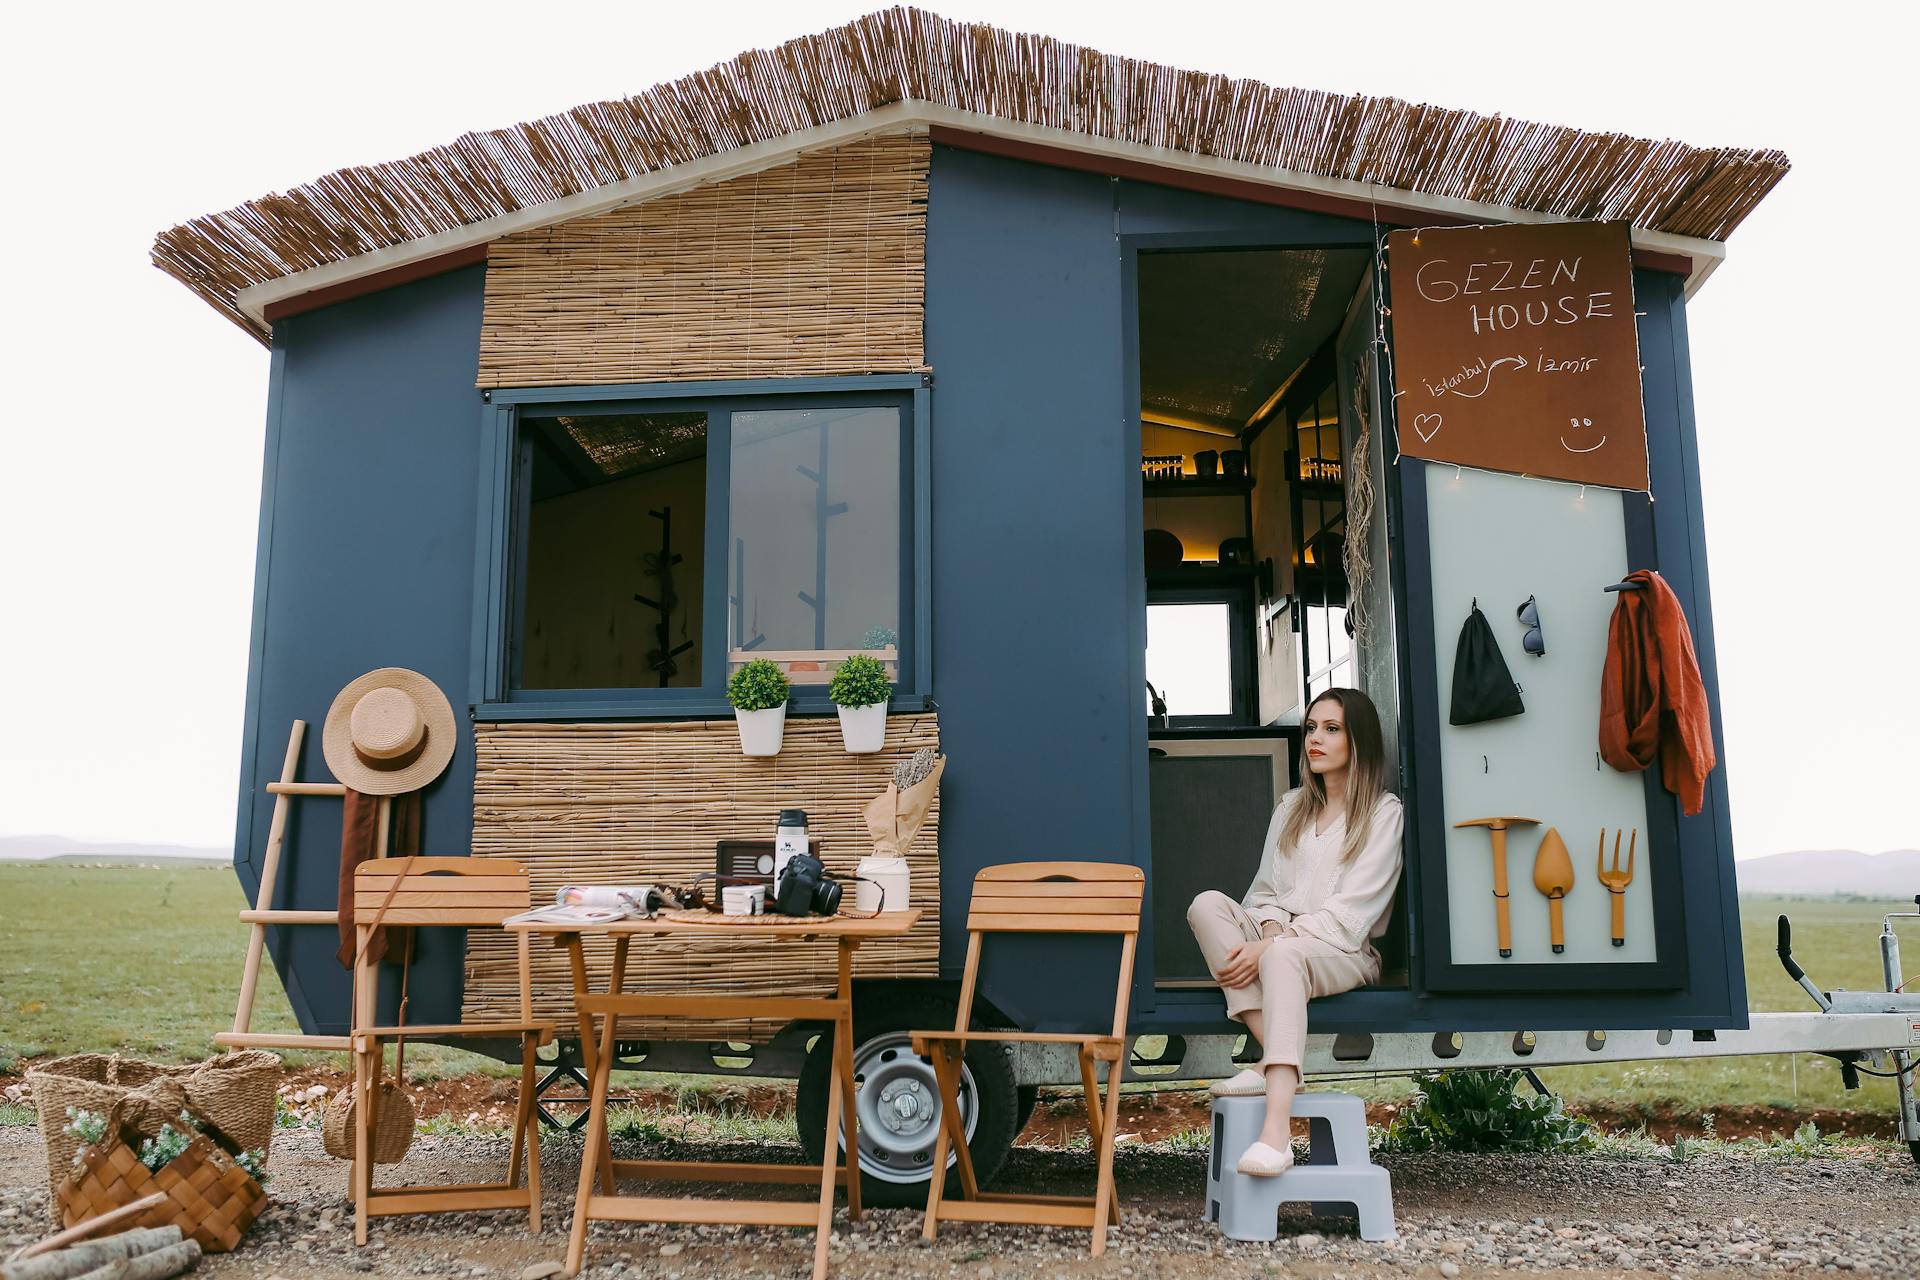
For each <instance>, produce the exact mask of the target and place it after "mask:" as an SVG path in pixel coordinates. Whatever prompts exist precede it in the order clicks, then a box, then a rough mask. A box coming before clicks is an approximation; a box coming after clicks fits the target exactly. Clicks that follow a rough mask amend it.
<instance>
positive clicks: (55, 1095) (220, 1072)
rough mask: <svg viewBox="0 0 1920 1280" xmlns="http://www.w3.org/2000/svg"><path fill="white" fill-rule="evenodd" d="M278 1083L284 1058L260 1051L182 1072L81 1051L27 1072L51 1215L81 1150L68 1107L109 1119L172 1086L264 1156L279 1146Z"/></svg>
mask: <svg viewBox="0 0 1920 1280" xmlns="http://www.w3.org/2000/svg"><path fill="white" fill-rule="evenodd" d="M279 1079H280V1059H279V1058H278V1057H276V1056H275V1055H273V1054H271V1053H267V1052H265V1051H264V1050H260V1049H240V1050H236V1051H234V1052H232V1053H223V1054H221V1055H220V1056H219V1057H216V1058H209V1059H207V1060H206V1061H205V1062H199V1063H189V1064H187V1065H185V1066H178V1067H166V1066H161V1065H160V1064H158V1063H154V1062H143V1061H141V1060H140V1059H138V1058H122V1057H121V1056H120V1055H119V1054H106V1053H80V1054H75V1055H73V1056H72V1057H67V1058H55V1059H54V1060H53V1061H51V1062H47V1063H43V1064H42V1065H40V1066H38V1067H35V1068H34V1069H33V1070H31V1071H29V1072H28V1073H27V1083H28V1084H30V1085H31V1086H32V1088H33V1102H34V1107H35V1109H36V1110H37V1111H38V1112H39V1114H40V1137H41V1139H42V1140H43V1141H44V1142H45V1143H46V1147H47V1207H48V1209H49V1211H50V1212H51V1211H53V1210H55V1208H56V1205H55V1200H56V1197H57V1195H58V1192H59V1188H60V1183H61V1181H62V1180H63V1179H64V1178H65V1177H66V1174H67V1170H69V1169H71V1168H72V1167H73V1156H74V1152H76V1151H78V1150H79V1149H80V1145H81V1144H80V1140H79V1139H78V1138H76V1137H74V1136H73V1135H71V1134H69V1133H67V1132H66V1127H67V1108H68V1107H74V1108H77V1109H79V1110H83V1111H94V1112H98V1113H99V1114H101V1115H105V1114H107V1113H108V1112H109V1111H111V1110H113V1107H114V1104H115V1103H117V1102H119V1101H120V1099H121V1098H123V1097H125V1096H126V1095H127V1094H128V1093H130V1092H132V1091H133V1090H135V1089H139V1088H142V1087H144V1086H146V1085H149V1084H152V1083H153V1082H154V1081H156V1080H173V1081H177V1082H178V1083H179V1084H181V1085H182V1086H183V1087H184V1088H185V1089H186V1093H187V1098H188V1100H189V1101H190V1102H192V1104H193V1106H194V1108H195V1109H196V1110H198V1111H199V1112H201V1113H202V1114H203V1115H205V1116H207V1117H209V1118H210V1119H211V1120H212V1121H213V1123H214V1124H216V1125H217V1126H219V1128H220V1130H221V1132H223V1133H225V1134H226V1135H227V1136H228V1137H230V1138H232V1139H233V1140H234V1141H235V1142H237V1143H239V1144H240V1146H241V1148H242V1149H244V1150H257V1151H259V1152H260V1153H261V1155H262V1156H265V1155H267V1154H268V1152H269V1148H270V1145H271V1143H272V1142H273V1098H274V1094H273V1091H274V1087H275V1085H276V1084H277V1083H278V1081H279ZM56 1216H57V1215H56Z"/></svg>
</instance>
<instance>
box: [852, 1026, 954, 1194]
mask: <svg viewBox="0 0 1920 1280" xmlns="http://www.w3.org/2000/svg"><path fill="white" fill-rule="evenodd" d="M853 1075H854V1081H855V1091H854V1106H855V1108H856V1110H857V1113H858V1116H859V1122H860V1167H861V1168H862V1169H863V1170H865V1171H866V1172H867V1173H868V1174H870V1175H871V1176H873V1177H876V1178H879V1179H882V1180H883V1181H886V1182H922V1181H925V1180H926V1178H927V1175H928V1172H929V1170H930V1168H931V1166H932V1164H933V1147H934V1141H935V1139H937V1138H938V1137H939V1134H940V1125H939V1118H940V1093H939V1090H938V1088H937V1086H936V1083H935V1080H934V1075H933V1067H932V1065H931V1064H929V1063H927V1062H926V1061H924V1060H922V1059H921V1057H920V1055H919V1054H917V1053H915V1052H914V1051H913V1043H912V1040H911V1038H910V1037H909V1036H908V1035H907V1033H905V1032H889V1033H887V1034H884V1035H878V1036H875V1037H874V1038H873V1039H871V1040H868V1041H867V1042H866V1043H865V1044H862V1045H859V1046H857V1047H856V1048H855V1049H854V1054H853ZM959 1103H960V1119H961V1123H962V1127H963V1128H964V1130H965V1132H966V1134H967V1136H968V1137H969V1138H971V1137H972V1136H973V1130H974V1124H975V1121H976V1112H977V1104H976V1099H975V1093H974V1083H973V1072H972V1071H971V1070H970V1069H968V1068H967V1066H966V1065H965V1064H964V1063H962V1065H961V1068H960V1097H959ZM842 1141H843V1142H844V1141H845V1139H844V1137H843V1138H842ZM954 1158H955V1157H954V1156H952V1155H951V1154H950V1155H949V1156H948V1157H947V1162H948V1164H949V1165H951V1164H952V1163H953V1160H954Z"/></svg>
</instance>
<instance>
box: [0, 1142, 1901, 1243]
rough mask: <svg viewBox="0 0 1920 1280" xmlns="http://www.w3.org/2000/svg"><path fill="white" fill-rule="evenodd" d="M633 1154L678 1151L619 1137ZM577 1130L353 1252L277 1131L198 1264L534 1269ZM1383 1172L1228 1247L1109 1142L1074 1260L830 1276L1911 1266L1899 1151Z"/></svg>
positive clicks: (1067, 1162) (1, 1156) (2, 1205)
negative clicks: (1373, 1229) (1353, 1198)
mask: <svg viewBox="0 0 1920 1280" xmlns="http://www.w3.org/2000/svg"><path fill="white" fill-rule="evenodd" d="M505 1147H506V1144H505V1140H504V1139H493V1138H476V1137H426V1136H422V1137H421V1138H419V1139H418V1140H416V1141H415V1143H414V1146H413V1150H412V1151H411V1152H410V1153H409V1155H408V1157H407V1159H406V1161H405V1163H404V1164H403V1165H402V1166H400V1167H399V1168H398V1170H397V1171H396V1170H392V1169H389V1168H384V1167H383V1173H384V1174H385V1175H386V1176H387V1177H389V1178H392V1177H396V1176H401V1177H406V1178H410V1179H418V1180H421V1181H427V1180H445V1181H475V1180H480V1179H483V1178H487V1177H494V1176H498V1175H497V1172H495V1170H496V1169H497V1167H498V1163H499V1161H500V1160H501V1159H502V1157H503V1156H504V1153H505ZM616 1147H617V1149H618V1150H619V1153H620V1154H621V1155H622V1156H623V1157H626V1156H628V1155H632V1156H634V1157H635V1158H648V1157H652V1158H661V1157H663V1156H664V1157H667V1158H672V1157H673V1156H674V1155H676V1154H677V1155H682V1156H684V1154H685V1151H684V1149H682V1150H681V1151H679V1152H675V1151H671V1150H669V1149H667V1148H664V1147H654V1146H647V1145H642V1144H631V1145H630V1144H626V1143H616ZM577 1150H578V1148H577V1146H570V1145H567V1144H563V1143H557V1142H556V1143H552V1144H550V1145H549V1146H548V1149H547V1151H546V1159H545V1161H544V1162H543V1170H544V1174H545V1178H546V1189H547V1195H546V1210H545V1216H546V1222H545V1230H544V1231H543V1232H542V1233H541V1234H540V1235H539V1236H537V1237H531V1236H529V1235H528V1234H527V1233H526V1230H525V1220H524V1218H520V1217H518V1216H516V1215H513V1214H508V1213H496V1214H441V1215H432V1216H424V1217H412V1218H390V1219H383V1220H376V1221H375V1223H374V1225H373V1232H372V1243H371V1244H370V1245H369V1247H368V1248H366V1249H364V1250H360V1249H355V1248H354V1246H353V1233H352V1217H351V1214H350V1212H348V1209H347V1205H346V1203H345V1197H344V1194H343V1192H344V1186H345V1166H344V1165H343V1164H340V1163H338V1162H336V1161H333V1160H331V1159H328V1158H327V1157H326V1155H325V1154H324V1153H323V1152H322V1151H321V1149H320V1136H319V1134H318V1133H315V1132H312V1131H305V1130H291V1131H282V1132H281V1133H280V1134H279V1135H277V1136H276V1137H275V1139H274V1146H273V1159H272V1165H271V1169H272V1171H273V1174H274V1180H273V1185H272V1187H271V1188H270V1191H271V1193H272V1195H273V1196H274V1204H273V1207H272V1208H270V1209H269V1210H268V1212H267V1214H266V1216H265V1217H263V1218H262V1219H261V1220H260V1222H259V1223H258V1224H257V1225H256V1226H255V1228H254V1230H253V1233H252V1234H251V1235H250V1236H249V1238H248V1241H247V1243H246V1244H245V1245H243V1246H242V1248H241V1249H240V1250H239V1251H237V1252H235V1253H233V1254H227V1255H217V1256H213V1257H209V1258H208V1259H207V1260H206V1261H205V1262H203V1263H202V1265H201V1269H200V1274H202V1275H206V1276H210V1277H250V1278H253V1280H268V1278H273V1277H277V1278H279V1280H336V1278H346V1277H353V1276H357V1275H362V1274H367V1273H373V1274H379V1275H422V1276H449V1277H453V1276H471V1277H489V1276H490V1277H496V1278H497V1280H517V1278H520V1277H525V1280H535V1278H536V1277H538V1276H541V1275H546V1274H551V1273H552V1271H553V1269H554V1264H556V1263H557V1262H558V1261H559V1259H561V1258H562V1257H563V1256H564V1253H565V1249H566V1226H567V1222H568V1219H569V1215H570V1210H571V1199H572V1192H573V1186H574V1182H575V1177H576V1175H577V1170H578V1164H577V1160H576V1155H577ZM699 1154H700V1155H701V1156H703V1157H704V1156H716V1157H719V1158H731V1159H744V1158H748V1157H753V1158H762V1159H796V1160H797V1159H798V1158H799V1152H798V1149H797V1148H793V1147H787V1148H775V1149H772V1150H765V1149H756V1148H749V1147H747V1146H745V1145H743V1144H725V1143H712V1144H706V1145H703V1147H702V1148H701V1150H700V1152H699ZM1381 1163H1382V1164H1384V1165H1386V1166H1387V1167H1388V1168H1389V1169H1391V1170H1392V1172H1393V1180H1394V1195H1395V1208H1396V1211H1397V1214H1398V1221H1399V1228H1400V1233H1401V1234H1400V1239H1399V1240H1398V1241H1397V1242H1396V1243H1394V1244H1391V1245H1374V1244H1367V1243H1365V1242H1363V1241H1361V1240H1359V1239H1358V1238H1357V1237H1356V1236H1355V1235H1354V1229H1353V1224H1352V1221H1351V1220H1350V1219H1342V1218H1330V1219H1318V1220H1316V1219H1313V1218H1311V1217H1307V1216H1294V1217H1287V1218H1283V1219H1282V1222H1281V1231H1282V1234H1281V1238H1280V1240H1279V1241H1278V1242H1276V1243H1273V1244H1242V1243H1236V1242H1233V1241H1228V1240H1226V1239H1224V1238H1222V1237H1221V1236H1220V1235H1219V1233H1218V1232H1217V1231H1216V1230H1215V1229H1213V1228H1211V1227H1209V1226H1207V1225H1205V1224H1204V1223H1203V1222H1201V1221H1200V1218H1201V1212H1202V1203H1201V1199H1202V1192H1203V1189H1204V1185H1205V1178H1206V1173H1205V1156H1204V1154H1202V1153H1199V1152H1183V1151H1175V1150H1172V1149H1170V1148H1168V1147H1166V1146H1155V1147H1133V1148H1127V1147H1123V1148H1122V1149H1121V1151H1120V1153H1119V1160H1118V1165H1117V1168H1118V1181H1119V1186H1120V1190H1121V1195H1122V1204H1123V1206H1124V1209H1125V1214H1126V1216H1125V1220H1124V1221H1123V1222H1122V1224H1121V1225H1120V1226H1119V1227H1118V1228H1116V1229H1115V1230H1114V1231H1113V1232H1112V1233H1111V1234H1110V1236H1109V1245H1108V1251H1107V1254H1106V1256H1105V1257H1103V1258H1100V1259H1098V1260H1095V1259H1092V1258H1090V1257H1088V1256H1087V1252H1086V1237H1085V1236H1084V1235H1083V1234H1081V1233H1078V1232H1068V1231H1047V1230H1042V1229H1030V1228H1011V1227H989V1226H985V1225H972V1224H960V1225H955V1226H952V1227H947V1228H943V1229H942V1231H941V1233H940V1238H939V1240H938V1241H937V1242H935V1243H933V1244H931V1245H929V1244H926V1243H925V1242H924V1241H922V1239H921V1238H920V1214H919V1213H918V1212H917V1211H914V1210H906V1209H882V1210H871V1211H869V1212H868V1213H867V1214H866V1215H864V1220H863V1221H862V1222H860V1223H858V1224H855V1225H853V1226H852V1227H849V1226H848V1225H847V1223H846V1218H845V1215H844V1213H843V1214H841V1215H840V1216H839V1217H838V1218H837V1219H836V1231H835V1235H834V1241H833V1252H832V1257H833V1259H834V1267H833V1271H834V1274H835V1275H838V1276H847V1277H858V1278H868V1277H883V1276H886V1277H905V1276H914V1277H946V1276H958V1277H968V1278H978V1280H986V1278H987V1277H1002V1278H1003V1280H1004V1278H1006V1277H1020V1278H1021V1280H1049V1278H1052V1277H1085V1276H1102V1277H1120V1278H1122V1280H1145V1278H1146V1277H1157V1276H1171V1277H1181V1278H1185V1277H1197V1276H1245V1277H1256V1278H1257V1277H1264V1276H1270V1275H1279V1274H1282V1273H1285V1274H1289V1275H1302V1276H1311V1277H1325V1278H1327V1280H1334V1278H1336V1277H1354V1278H1355V1280H1360V1278H1363V1277H1364V1278H1369V1280H1370V1278H1373V1277H1382V1276H1418V1277H1436V1276H1437V1277H1443V1278H1444V1280H1454V1278H1455V1277H1459V1276H1478V1275H1491V1274H1495V1273H1500V1272H1507V1271H1522V1272H1527V1273H1531V1274H1543V1275H1553V1276H1562V1277H1598V1276H1620V1275H1652V1276H1670V1275H1677V1276H1687V1277H1693V1276H1734V1275H1739V1276H1746V1275H1752V1274H1776V1273H1797V1274H1811V1273H1814V1272H1820V1273H1834V1274H1838V1273H1842V1272H1845V1273H1850V1274H1851V1273H1858V1274H1862V1275H1870V1276H1885V1277H1902V1278H1906V1277H1913V1276H1915V1275H1920V1169H1917V1168H1916V1166H1915V1165H1914V1163H1913V1161H1912V1160H1911V1159H1910V1158H1909V1157H1908V1156H1907V1154H1906V1153H1905V1152H1904V1151H1903V1150H1898V1149H1895V1148H1889V1147H1876V1148H1865V1149H1859V1148H1856V1149H1853V1150H1851V1151H1849V1152H1848V1153H1847V1154H1844V1155H1838V1156H1834V1157H1826V1156H1820V1157H1814V1158H1783V1157H1780V1156H1762V1155H1758V1154H1752V1153H1744V1152H1743V1153H1740V1154H1720V1153H1714V1154H1708V1155H1702V1156H1696V1157H1694V1158H1693V1159H1690V1160H1688V1161H1686V1162H1685V1163H1679V1162H1675V1161H1673V1160H1670V1159H1666V1158H1661V1157H1640V1158H1615V1157H1606V1156H1583V1157H1564V1156H1452V1155H1417V1156H1415V1155H1399V1156H1385V1157H1381ZM44 1169H45V1164H44V1159H43V1156H42V1153H41V1146H40V1139H39V1133H38V1131H37V1130H34V1129H30V1128H6V1129H0V1245H4V1247H5V1248H6V1249H9V1250H10V1249H11V1248H12V1247H13V1246H14V1245H17V1244H20V1243H24V1242H25V1241H27V1240H30V1239H34V1238H37V1237H38V1236H39V1235H40V1234H42V1233H43V1232H44V1231H45V1230H46V1229H47V1228H46V1225H45V1218H44V1209H45V1205H44V1201H45V1184H44V1182H43V1176H44ZM1091 1172H1092V1161H1091V1158H1090V1157H1089V1156H1088V1155H1087V1154H1086V1153H1085V1152H1075V1151H1046V1150H1034V1149H1031V1148H1023V1149H1019V1150H1016V1151H1015V1153H1014V1155H1013V1157H1012V1159H1011V1161H1010V1162H1009V1165H1008V1168H1007V1171H1006V1173H1005V1174H1003V1175H1002V1178H1001V1179H1000V1182H999V1184H998V1186H999V1188H1000V1189H1004V1190H1050V1191H1065V1192H1072V1191H1082V1190H1084V1189H1086V1188H1088V1187H1090V1186H1091ZM812 1248H813V1246H812V1237H811V1235H810V1234H808V1233H802V1232H794V1231H789V1230H786V1229H780V1228H729V1227H688V1226H625V1225H610V1224H595V1225H594V1227H593V1228H592V1232H591V1235H590V1236H589V1247H588V1253H587V1261H588V1268H587V1271H586V1273H585V1274H587V1275H589V1276H592V1277H595V1278H596V1280H597V1278H599V1277H609V1278H611V1277H621V1278H622V1280H627V1278H630V1277H660V1278H662V1280H693V1278H694V1277H720V1276H727V1277H740V1278H742V1280H745V1278H746V1277H757V1276H773V1277H790V1276H798V1275H804V1274H806V1271H807V1267H808V1265H809V1263H810V1260H811V1256H812Z"/></svg>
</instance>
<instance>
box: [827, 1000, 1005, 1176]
mask: <svg viewBox="0 0 1920 1280" xmlns="http://www.w3.org/2000/svg"><path fill="white" fill-rule="evenodd" d="M953 1012H954V1011H953V1005H952V1004H951V1003H947V1002H942V1001H940V1000H938V999H935V998H932V997H916V998H907V999H895V1000H886V999H884V998H881V997H877V996H876V997H872V998H869V999H868V1001H867V1002H866V1006H865V1007H861V1006H859V1005H856V1006H855V1009H854V1028H853V1031H854V1042H855V1043H854V1048H853V1063H854V1079H855V1082H856V1090H855V1093H854V1098H855V1105H856V1106H858V1107H859V1108H860V1199H861V1203H862V1204H866V1205H871V1206H873V1207H875V1208H901V1207H919V1206H924V1205H925V1204H926V1202H927V1175H928V1172H929V1170H930V1168H931V1166H932V1163H933V1144H934V1139H935V1138H936V1137H937V1136H938V1134H939V1129H938V1124H937V1121H936V1117H937V1115H938V1107H939V1095H938V1093H937V1092H936V1091H935V1089H934V1083H933V1067H932V1065H931V1064H929V1063H928V1062H927V1061H926V1060H925V1059H923V1058H921V1057H919V1056H918V1055H916V1054H915V1053H914V1052H913V1048H912V1044H911V1042H910V1041H909V1040H908V1038H907V1035H908V1033H909V1032H911V1031H924V1030H926V1029H927V1028H929V1027H951V1026H952V1025H953ZM832 1054H833V1032H832V1031H831V1030H828V1031H826V1032H824V1033H822V1034H821V1036H820V1037H819V1039H818V1040H816V1041H815V1042H814V1045H813V1048H812V1049H811V1050H809V1051H808V1053H807V1057H806V1061H805V1062H804V1063H803V1064H802V1065H801V1068H800V1081H799V1084H798V1085H797V1087H796V1090H795V1097H794V1119H795V1121H796V1123H797V1124H798V1126H799V1129H800V1145H801V1147H802V1148H803V1149H804V1150H805V1151H806V1153H807V1159H808V1160H810V1161H814V1162H816V1163H817V1162H819V1161H820V1160H821V1157H822V1150H821V1139H822V1137H823V1136H824V1134H825V1132H826V1125H827V1082H828V1079H829V1073H830V1072H831V1070H832V1068H833V1058H832ZM1020 1092H1021V1091H1020V1090H1018V1089H1016V1087H1015V1085H1014V1081H1013V1051H1012V1050H1011V1049H1010V1048H1009V1047H1008V1046H1006V1045H1004V1044H999V1043H990V1042H985V1041H975V1042H973V1043H971V1044H969V1045H968V1046H967V1052H966V1057H965V1059H964V1061H963V1065H962V1067H961V1077H960V1110H961V1115H962V1117H963V1119H964V1120H965V1121H966V1123H967V1133H968V1140H967V1150H968V1152H969V1153H970V1154H971V1155H972V1157H973V1172H974V1176H975V1178H976V1179H977V1180H978V1181H979V1182H980V1184H981V1185H983V1186H984V1185H986V1184H987V1183H989V1182H991V1181H992V1180H993V1178H994V1175H996V1174H998V1173H999V1172H1000V1167H1001V1166H1002V1165H1003V1164H1005V1163H1006V1160H1007V1153H1008V1151H1010V1150H1011V1149H1012V1147H1013V1139H1014V1135H1015V1134H1016V1133H1018V1132H1019V1127H1018V1126H1017V1125H1016V1124H1015V1121H1016V1120H1017V1119H1018V1114H1019V1106H1020V1098H1019V1096H1018V1095H1019V1093H1020ZM883 1098H885V1099H887V1100H888V1101H891V1102H893V1103H894V1104H895V1106H896V1108H897V1109H896V1110H895V1111H893V1112H892V1113H891V1114H892V1115H893V1116H894V1117H896V1119H895V1120H894V1121H891V1122H888V1123H883V1122H882V1120H881V1117H880V1113H879V1110H878V1108H879V1107H880V1105H881V1102H882V1099H883ZM903 1111H908V1112H910V1114H906V1115H902V1114H901V1113H902V1112H903ZM839 1140H840V1139H839V1138H838V1137H837V1136H836V1139H835V1141H836V1142H838V1141H839ZM954 1164H955V1161H954V1157H952V1156H949V1157H948V1165H947V1168H948V1170H949V1173H948V1178H947V1188H948V1190H949V1191H950V1192H951V1193H953V1194H955V1195H957V1194H959V1185H960V1177H959V1174H958V1173H957V1172H954V1171H953V1170H954Z"/></svg>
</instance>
